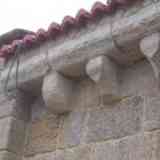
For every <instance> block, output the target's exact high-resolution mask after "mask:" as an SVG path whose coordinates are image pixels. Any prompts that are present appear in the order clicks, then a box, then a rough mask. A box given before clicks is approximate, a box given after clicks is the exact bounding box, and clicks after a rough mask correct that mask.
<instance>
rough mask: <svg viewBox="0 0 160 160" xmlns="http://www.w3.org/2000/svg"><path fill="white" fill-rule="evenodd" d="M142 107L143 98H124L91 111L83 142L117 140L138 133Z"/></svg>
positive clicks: (140, 125)
mask: <svg viewBox="0 0 160 160" xmlns="http://www.w3.org/2000/svg"><path fill="white" fill-rule="evenodd" d="M143 106H144V101H143V98H142V97H140V96H136V97H131V98H126V99H124V100H122V101H121V102H120V103H119V104H115V105H114V106H113V105H112V106H104V108H101V109H96V110H91V111H90V112H89V116H88V121H87V122H86V124H85V127H84V130H83V132H85V133H84V135H85V136H84V137H83V141H85V142H96V141H102V140H108V139H117V138H121V137H124V136H128V135H132V134H135V133H137V132H139V131H140V130H141V127H142V124H141V121H142V114H143V108H144V107H143Z"/></svg>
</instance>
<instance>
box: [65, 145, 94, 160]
mask: <svg viewBox="0 0 160 160" xmlns="http://www.w3.org/2000/svg"><path fill="white" fill-rule="evenodd" d="M91 153H92V151H91V148H90V147H89V146H87V145H85V146H79V147H75V148H72V149H67V150H66V151H65V160H92V159H91Z"/></svg>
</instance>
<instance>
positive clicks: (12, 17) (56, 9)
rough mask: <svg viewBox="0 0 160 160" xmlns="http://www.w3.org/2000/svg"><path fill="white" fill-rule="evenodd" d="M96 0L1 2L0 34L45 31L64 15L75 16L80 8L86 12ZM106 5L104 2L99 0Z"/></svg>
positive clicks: (6, 0) (8, 0)
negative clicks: (15, 29) (16, 29)
mask: <svg viewBox="0 0 160 160" xmlns="http://www.w3.org/2000/svg"><path fill="white" fill-rule="evenodd" d="M95 1H96V0H1V5H0V20H1V24H0V34H2V33H5V32H7V31H9V30H12V29H14V28H23V29H27V30H31V31H36V30H37V29H38V28H45V29H47V27H48V25H49V24H50V23H51V22H53V21H55V22H58V23H61V21H62V19H63V17H64V16H65V15H71V16H75V14H76V13H77V11H78V10H79V9H80V8H85V9H87V10H88V11H89V10H90V9H91V6H92V5H93V3H94V2H95ZM99 1H101V2H104V3H106V0H99Z"/></svg>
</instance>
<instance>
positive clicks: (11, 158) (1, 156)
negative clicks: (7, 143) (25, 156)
mask: <svg viewBox="0 0 160 160" xmlns="http://www.w3.org/2000/svg"><path fill="white" fill-rule="evenodd" d="M0 160H21V159H20V157H18V156H17V155H16V154H14V153H11V152H8V151H1V152H0Z"/></svg>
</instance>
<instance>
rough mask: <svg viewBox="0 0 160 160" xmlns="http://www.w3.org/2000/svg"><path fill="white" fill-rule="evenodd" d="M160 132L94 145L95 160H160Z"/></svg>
mask: <svg viewBox="0 0 160 160" xmlns="http://www.w3.org/2000/svg"><path fill="white" fill-rule="evenodd" d="M159 140H160V132H159V131H156V132H150V133H140V134H137V135H133V136H128V137H125V138H122V139H120V140H118V141H110V142H102V143H99V144H96V145H94V150H95V151H94V154H92V159H93V160H99V159H100V160H106V159H107V160H159V159H160V147H159Z"/></svg>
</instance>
